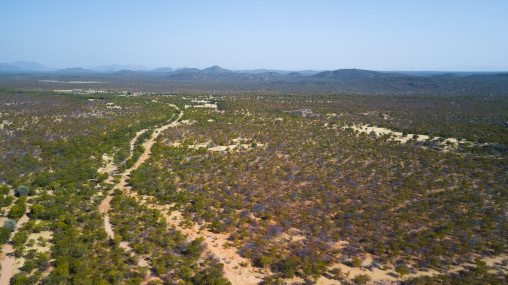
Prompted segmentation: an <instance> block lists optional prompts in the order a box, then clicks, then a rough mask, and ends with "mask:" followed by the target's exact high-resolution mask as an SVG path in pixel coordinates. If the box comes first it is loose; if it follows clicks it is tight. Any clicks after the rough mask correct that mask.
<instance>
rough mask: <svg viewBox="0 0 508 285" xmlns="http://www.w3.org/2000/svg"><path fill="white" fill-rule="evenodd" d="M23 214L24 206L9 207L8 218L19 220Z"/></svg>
mask: <svg viewBox="0 0 508 285" xmlns="http://www.w3.org/2000/svg"><path fill="white" fill-rule="evenodd" d="M25 212H26V206H25V205H14V206H12V207H11V210H10V211H9V218H11V219H19V218H21V217H22V216H23V215H24V214H25Z"/></svg>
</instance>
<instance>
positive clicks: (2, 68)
mask: <svg viewBox="0 0 508 285" xmlns="http://www.w3.org/2000/svg"><path fill="white" fill-rule="evenodd" d="M127 71H128V72H129V75H134V74H151V73H155V74H166V75H176V74H188V75H190V78H193V77H194V78H195V77H200V76H196V74H214V75H217V74H220V75H232V74H234V73H237V74H251V75H255V74H264V76H261V77H265V78H266V77H267V76H268V77H269V76H270V75H272V76H274V77H279V76H280V75H285V76H289V77H315V78H322V79H337V80H356V79H359V78H369V77H370V78H381V77H400V76H403V75H411V76H422V77H429V76H435V77H443V78H444V77H447V78H450V77H464V76H469V75H473V74H499V73H503V72H462V71H461V72H441V71H391V72H386V71H382V72H377V71H369V70H361V69H339V70H334V71H316V70H300V71H291V70H273V69H252V70H228V69H224V68H221V67H219V66H216V65H215V66H211V67H208V68H205V69H202V70H201V69H198V68H170V67H159V68H155V69H148V68H146V67H144V66H141V65H120V64H112V65H100V66H97V67H92V68H82V67H74V68H65V69H58V68H54V67H48V66H45V65H42V64H40V63H37V62H28V61H16V62H13V63H0V73H38V72H45V73H46V72H47V73H59V74H80V73H83V74H91V73H112V74H122V73H126V72H127ZM119 72H120V73H119ZM507 72H508V71H507ZM179 77H182V76H179ZM246 78H247V79H248V78H252V77H246ZM254 78H257V77H256V76H254Z"/></svg>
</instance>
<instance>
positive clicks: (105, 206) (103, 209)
mask: <svg viewBox="0 0 508 285" xmlns="http://www.w3.org/2000/svg"><path fill="white" fill-rule="evenodd" d="M182 116H183V112H180V114H179V115H178V117H177V118H176V120H174V121H173V122H172V123H170V124H168V125H165V126H162V127H160V128H158V129H156V130H155V131H154V132H153V134H152V137H151V138H150V139H149V140H148V141H147V142H145V143H144V144H143V146H144V147H145V151H144V152H143V154H141V156H140V157H139V159H138V160H137V161H136V163H135V164H134V165H133V166H132V167H131V168H129V169H126V170H125V171H124V172H123V173H122V174H121V178H120V182H119V183H118V184H116V185H115V187H113V189H112V190H111V191H110V193H109V194H108V195H107V196H106V198H104V200H102V202H101V204H100V205H99V213H101V214H105V216H104V228H105V230H106V233H107V234H108V237H109V238H111V239H114V238H115V232H114V231H113V227H112V226H111V222H110V219H109V215H108V212H109V209H110V207H111V206H110V203H111V200H112V199H113V196H112V195H111V192H113V191H114V190H115V189H119V190H122V191H125V188H126V187H127V184H128V183H127V180H128V179H129V175H130V174H131V172H132V171H133V170H135V169H137V168H138V167H139V166H140V165H141V164H143V162H145V161H146V160H147V159H148V158H149V157H150V155H151V153H152V146H153V145H154V144H155V142H156V140H157V137H158V136H159V135H160V134H161V133H162V131H164V130H166V129H168V128H170V127H174V126H177V125H178V120H180V119H181V118H182ZM147 130H148V129H144V130H141V131H139V132H137V133H136V136H135V137H134V138H133V139H132V140H131V142H130V154H129V157H128V158H127V159H130V158H131V157H132V156H133V154H134V147H135V144H136V140H137V139H138V137H139V136H140V135H141V134H143V133H145V132H146V131H147ZM117 169H118V167H117V166H116V165H111V164H108V166H107V167H105V168H104V169H102V171H103V172H102V173H105V172H106V171H108V173H110V174H111V173H114V172H116V171H117ZM106 182H108V183H112V182H113V177H112V176H110V177H109V178H108V180H106ZM120 247H121V248H123V249H125V251H127V252H130V253H131V254H132V255H133V254H134V250H133V249H132V248H131V247H130V246H129V244H128V243H127V242H121V243H120ZM138 266H143V267H148V266H149V263H148V261H147V260H146V258H140V259H139V261H138ZM150 274H151V272H150V270H148V272H147V276H146V279H147V280H150V279H151V276H150ZM0 284H4V283H1V282H0ZM5 284H7V283H5Z"/></svg>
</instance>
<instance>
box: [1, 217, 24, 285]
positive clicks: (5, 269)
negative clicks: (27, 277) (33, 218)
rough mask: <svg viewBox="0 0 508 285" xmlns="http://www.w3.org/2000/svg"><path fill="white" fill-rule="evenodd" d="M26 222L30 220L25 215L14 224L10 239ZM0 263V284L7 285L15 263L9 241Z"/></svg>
mask: <svg viewBox="0 0 508 285" xmlns="http://www.w3.org/2000/svg"><path fill="white" fill-rule="evenodd" d="M28 220H30V218H29V217H28V216H27V215H26V214H25V215H23V217H21V219H19V221H18V223H17V224H16V230H14V232H12V235H11V237H12V236H14V235H15V234H16V233H17V232H18V230H19V229H20V228H21V227H23V225H24V224H25V223H26V222H28ZM0 263H1V264H2V269H1V271H0V284H9V280H10V279H11V277H12V273H13V269H14V265H15V263H16V257H15V256H14V249H13V248H12V243H11V242H10V241H9V243H7V244H5V245H4V248H3V250H2V255H1V257H0Z"/></svg>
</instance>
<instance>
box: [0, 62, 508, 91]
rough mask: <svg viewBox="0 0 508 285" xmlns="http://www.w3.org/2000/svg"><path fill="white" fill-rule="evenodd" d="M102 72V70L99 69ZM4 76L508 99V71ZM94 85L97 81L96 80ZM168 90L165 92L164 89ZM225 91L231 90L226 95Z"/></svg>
mask: <svg viewBox="0 0 508 285" xmlns="http://www.w3.org/2000/svg"><path fill="white" fill-rule="evenodd" d="M99 69H100V70H99ZM0 73H1V74H24V73H26V74H38V75H39V74H41V75H47V76H49V77H54V76H66V77H73V76H80V77H84V76H87V77H90V78H93V79H94V80H96V79H101V78H108V79H107V80H106V81H109V79H112V80H113V81H116V82H122V84H124V85H128V86H133V85H132V84H133V82H150V83H157V86H159V87H160V88H163V87H164V86H170V87H168V88H176V87H175V86H180V87H179V88H180V89H179V90H189V89H188V88H192V89H196V90H198V89H199V90H201V91H203V92H205V91H206V90H215V91H214V92H223V91H221V90H228V92H232V91H231V90H238V91H240V92H243V91H245V92H256V91H261V92H265V91H266V92H277V93H302V92H303V93H316V94H317V93H328V94H489V95H503V96H508V72H505V73H502V72H433V71H393V72H385V71H383V72H380V71H371V70H362V69H338V70H333V71H313V70H304V71H284V70H268V69H255V70H236V71H235V70H228V69H224V68H222V67H219V66H211V67H208V68H205V69H198V68H180V69H174V68H169V67H160V68H156V69H151V70H147V69H143V67H141V66H125V65H109V66H106V65H103V66H100V67H99V68H97V69H85V68H81V67H75V68H66V69H55V68H51V67H47V66H44V65H41V64H38V63H35V62H15V63H10V64H5V63H4V64H0ZM94 80H92V81H94ZM161 90H162V89H161ZM224 92H225V91H224Z"/></svg>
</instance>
